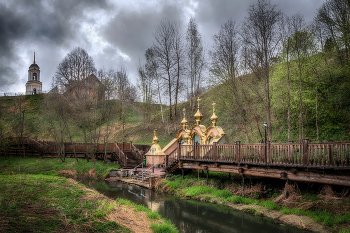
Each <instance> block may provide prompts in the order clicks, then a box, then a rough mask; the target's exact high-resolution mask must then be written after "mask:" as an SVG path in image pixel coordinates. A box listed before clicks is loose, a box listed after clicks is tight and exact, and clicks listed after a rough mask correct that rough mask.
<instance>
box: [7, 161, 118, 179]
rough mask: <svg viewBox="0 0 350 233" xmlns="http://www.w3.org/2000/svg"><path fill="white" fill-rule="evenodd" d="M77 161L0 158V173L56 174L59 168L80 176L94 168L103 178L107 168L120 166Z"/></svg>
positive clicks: (100, 162) (107, 170) (99, 162)
mask: <svg viewBox="0 0 350 233" xmlns="http://www.w3.org/2000/svg"><path fill="white" fill-rule="evenodd" d="M78 161H79V162H77V161H76V159H75V158H66V161H65V162H62V161H61V160H60V159H59V158H45V159H39V158H33V157H28V158H19V157H11V158H2V159H1V160H0V175H9V174H42V175H49V176H58V175H59V171H60V170H76V171H77V176H81V175H82V174H83V173H88V172H89V171H90V170H91V169H95V170H96V173H97V175H98V176H99V177H100V178H104V177H105V176H106V175H107V174H108V172H109V170H111V169H119V168H121V166H120V165H119V164H113V163H103V162H102V161H100V160H98V161H96V165H94V164H93V163H92V161H90V162H86V160H85V159H79V160H78Z"/></svg>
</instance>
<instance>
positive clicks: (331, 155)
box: [165, 139, 350, 186]
mask: <svg viewBox="0 0 350 233" xmlns="http://www.w3.org/2000/svg"><path fill="white" fill-rule="evenodd" d="M349 147H350V142H327V143H310V142H309V141H308V140H306V139H305V140H303V141H302V143H267V144H266V146H265V144H263V143H257V144H241V143H240V142H236V143H235V144H231V145H218V144H216V143H214V144H213V145H198V144H195V145H179V146H178V148H176V149H175V150H174V151H172V152H171V153H170V154H169V155H167V156H166V159H165V166H166V171H167V172H168V173H171V172H173V171H174V170H175V169H182V170H186V169H195V170H204V171H220V172H228V173H236V174H240V175H242V176H243V177H244V176H245V175H248V176H259V177H270V178H279V179H285V180H294V181H305V182H317V183H324V184H333V185H344V186H350V164H349V153H350V150H349Z"/></svg>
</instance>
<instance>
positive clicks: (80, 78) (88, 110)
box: [55, 47, 99, 162]
mask: <svg viewBox="0 0 350 233" xmlns="http://www.w3.org/2000/svg"><path fill="white" fill-rule="evenodd" d="M94 73H96V68H95V65H94V61H93V59H92V58H91V57H90V56H89V55H88V53H87V52H86V51H85V50H84V49H82V48H79V47H78V48H75V49H73V50H72V51H71V52H70V53H68V54H67V56H66V57H65V58H64V59H63V60H62V62H61V63H60V64H59V65H58V67H57V70H56V76H55V82H56V84H57V85H58V86H59V87H60V89H61V91H62V92H64V95H66V96H70V104H71V105H72V108H73V116H74V117H75V119H76V120H77V121H78V122H79V124H80V126H81V129H82V133H83V136H84V142H85V150H86V159H87V161H89V158H90V157H91V158H92V159H93V161H94V162H95V156H94V155H95V154H94V149H93V147H92V145H91V144H92V142H93V141H98V139H99V138H98V136H97V135H96V134H94V135H93V133H96V127H97V124H96V119H95V118H96V116H97V115H96V111H97V106H98V105H97V102H96V99H95V97H96V96H95V94H96V93H97V92H96V90H94V89H95V87H94V86H91V85H90V84H91V81H92V79H91V77H92V76H91V75H93V74H94ZM92 83H94V82H92ZM88 143H89V144H88Z"/></svg>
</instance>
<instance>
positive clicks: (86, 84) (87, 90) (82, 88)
mask: <svg viewBox="0 0 350 233" xmlns="http://www.w3.org/2000/svg"><path fill="white" fill-rule="evenodd" d="M105 89H106V88H105V86H104V85H103V84H102V83H101V81H100V80H98V78H97V77H96V76H95V75H94V74H91V75H89V76H88V77H87V78H85V79H83V80H81V81H71V82H70V83H69V84H67V85H66V91H65V94H73V95H78V94H80V95H82V94H84V95H85V96H88V97H89V98H93V99H95V98H98V99H101V100H103V99H104V98H105V91H106V90H105Z"/></svg>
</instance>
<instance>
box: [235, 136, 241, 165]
mask: <svg viewBox="0 0 350 233" xmlns="http://www.w3.org/2000/svg"><path fill="white" fill-rule="evenodd" d="M235 157H236V162H237V163H238V162H240V161H241V142H240V141H237V142H236V147H235Z"/></svg>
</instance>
